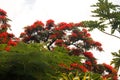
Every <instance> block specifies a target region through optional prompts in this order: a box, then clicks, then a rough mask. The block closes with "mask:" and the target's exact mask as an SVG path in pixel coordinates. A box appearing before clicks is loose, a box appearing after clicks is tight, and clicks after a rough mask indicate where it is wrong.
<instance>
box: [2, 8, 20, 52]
mask: <svg viewBox="0 0 120 80" xmlns="http://www.w3.org/2000/svg"><path fill="white" fill-rule="evenodd" d="M6 14H7V13H6V12H5V11H4V10H2V9H0V21H2V22H1V25H0V44H7V45H6V46H5V50H6V51H10V48H11V46H16V45H17V41H18V39H17V38H15V36H14V34H12V33H8V32H7V29H8V28H10V25H9V24H8V23H7V15H6Z"/></svg>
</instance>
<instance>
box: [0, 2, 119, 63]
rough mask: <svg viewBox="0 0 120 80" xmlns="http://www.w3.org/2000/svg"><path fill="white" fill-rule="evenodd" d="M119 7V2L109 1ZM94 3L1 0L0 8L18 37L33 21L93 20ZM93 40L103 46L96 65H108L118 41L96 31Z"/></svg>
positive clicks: (117, 47) (96, 53)
mask: <svg viewBox="0 0 120 80" xmlns="http://www.w3.org/2000/svg"><path fill="white" fill-rule="evenodd" d="M109 1H112V2H114V3H116V4H120V1H119V0H109ZM96 2H97V0H0V8H2V9H4V10H5V11H6V12H7V15H8V18H10V19H11V20H12V22H10V24H11V26H12V27H11V28H12V32H13V33H14V34H16V36H19V34H20V32H23V27H25V26H27V25H31V24H32V23H33V22H35V21H36V20H41V21H43V22H45V21H46V20H48V19H53V20H55V22H56V23H58V22H63V21H64V22H80V21H82V20H89V19H93V18H92V17H91V10H92V8H91V7H90V5H92V4H94V3H96ZM92 37H93V38H94V39H95V40H97V41H100V42H101V43H102V44H103V48H104V50H105V51H104V52H102V53H99V52H96V51H95V56H96V57H97V58H98V60H99V62H101V63H102V62H106V63H110V61H111V59H112V56H111V54H110V53H111V52H114V51H118V50H119V49H120V45H119V43H120V40H119V39H117V38H114V37H111V36H108V35H105V34H103V33H101V32H99V31H98V30H94V31H93V32H92Z"/></svg>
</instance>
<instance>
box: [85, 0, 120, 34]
mask: <svg viewBox="0 0 120 80" xmlns="http://www.w3.org/2000/svg"><path fill="white" fill-rule="evenodd" d="M92 7H95V8H96V9H95V10H94V11H92V13H94V14H95V15H93V17H97V18H99V20H97V21H93V20H91V21H92V24H93V23H94V24H95V25H92V26H90V27H89V25H87V23H88V24H89V23H90V22H91V21H83V22H85V25H87V27H89V28H90V29H91V30H92V29H95V28H97V29H99V30H105V28H106V27H111V34H113V33H114V32H115V31H118V32H120V6H119V5H114V4H113V3H112V2H108V0H98V2H97V3H96V4H94V5H92Z"/></svg>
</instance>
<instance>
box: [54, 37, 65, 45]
mask: <svg viewBox="0 0 120 80" xmlns="http://www.w3.org/2000/svg"><path fill="white" fill-rule="evenodd" d="M63 43H64V41H63V40H62V39H58V40H56V41H55V45H58V46H62V45H63Z"/></svg>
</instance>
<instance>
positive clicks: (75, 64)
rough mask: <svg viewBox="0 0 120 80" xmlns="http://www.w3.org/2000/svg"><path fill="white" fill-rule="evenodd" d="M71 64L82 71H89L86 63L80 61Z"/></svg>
mask: <svg viewBox="0 0 120 80" xmlns="http://www.w3.org/2000/svg"><path fill="white" fill-rule="evenodd" d="M70 66H71V68H73V69H78V70H81V71H82V72H88V69H87V68H86V67H85V66H84V65H81V64H79V63H72V64H70Z"/></svg>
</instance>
